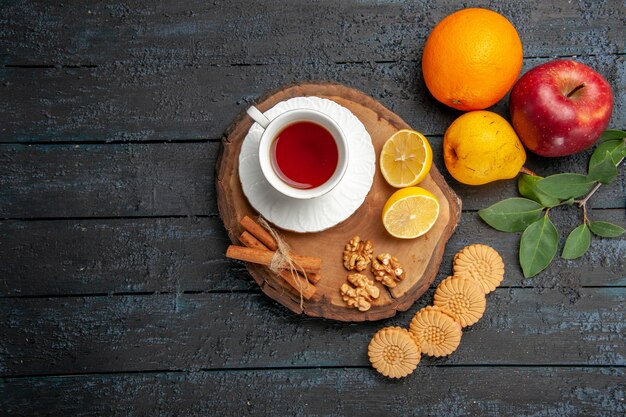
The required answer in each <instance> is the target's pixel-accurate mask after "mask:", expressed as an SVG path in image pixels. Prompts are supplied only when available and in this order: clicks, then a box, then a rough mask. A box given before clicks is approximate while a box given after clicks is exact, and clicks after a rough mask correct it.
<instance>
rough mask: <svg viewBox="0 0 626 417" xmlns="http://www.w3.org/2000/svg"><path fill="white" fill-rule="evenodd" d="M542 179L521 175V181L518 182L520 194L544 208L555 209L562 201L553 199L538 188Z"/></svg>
mask: <svg viewBox="0 0 626 417" xmlns="http://www.w3.org/2000/svg"><path fill="white" fill-rule="evenodd" d="M542 179H543V177H539V176H536V175H527V174H522V175H520V177H519V180H518V181H517V188H518V190H519V193H520V194H521V195H523V196H524V197H526V198H530V199H531V200H534V201H536V202H537V203H539V204H541V205H542V206H544V207H554V206H556V205H558V204H559V203H560V202H561V200H559V199H558V198H554V197H551V196H549V195H548V194H546V193H544V192H543V191H541V190H539V188H537V181H539V180H542Z"/></svg>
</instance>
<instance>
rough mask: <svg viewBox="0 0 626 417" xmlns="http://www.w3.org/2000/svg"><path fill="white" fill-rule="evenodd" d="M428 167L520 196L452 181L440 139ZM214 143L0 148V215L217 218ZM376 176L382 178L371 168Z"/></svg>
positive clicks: (616, 195) (565, 165)
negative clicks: (465, 180) (458, 178)
mask: <svg viewBox="0 0 626 417" xmlns="http://www.w3.org/2000/svg"><path fill="white" fill-rule="evenodd" d="M430 142H431V143H432V148H433V154H434V163H435V165H436V166H437V168H438V169H439V171H440V172H441V173H442V174H443V175H444V177H445V179H446V181H447V182H448V184H450V186H451V187H452V188H453V189H454V191H455V192H456V193H457V194H458V195H459V197H461V199H462V200H463V209H464V210H479V209H481V208H485V207H488V206H489V205H491V204H493V203H496V202H497V201H500V200H502V199H504V198H507V197H514V196H518V194H517V183H516V181H514V180H511V181H499V182H496V183H492V184H488V185H485V186H480V187H477V186H467V185H463V184H460V183H458V182H457V181H455V180H454V179H452V178H451V177H450V175H449V174H448V173H447V170H446V168H445V165H444V163H443V159H442V145H441V143H442V139H441V138H440V137H430ZM219 147H220V145H219V143H213V142H202V143H184V144H182V143H179V144H175V143H154V144H115V145H106V144H87V145H79V146H76V145H30V146H26V145H21V144H20V145H0V218H14V219H21V218H50V217H54V218H56V217H116V216H133V217H139V216H194V215H202V216H205V215H217V214H218V211H217V204H216V200H215V194H216V192H215V185H214V182H215V162H216V160H217V156H218V152H219V149H220V148H219ZM590 154H591V150H590V151H587V152H585V153H581V154H578V155H573V156H570V157H566V158H557V159H548V158H539V157H535V156H529V159H528V163H527V164H526V166H528V167H529V168H530V169H533V170H535V171H536V172H537V173H538V174H542V175H544V176H545V175H549V174H556V173H559V172H580V173H583V172H585V170H586V167H587V164H588V161H589V155H590ZM376 175H381V174H380V172H379V171H378V170H377V173H376ZM625 189H626V171H625V170H623V169H620V170H619V175H618V177H617V180H616V181H615V183H613V184H611V185H608V186H603V187H601V188H600V190H599V191H598V192H597V193H596V194H595V195H594V196H593V199H592V202H593V206H594V207H597V208H618V207H620V208H623V207H624V205H625V204H626V201H625V200H624V193H623V191H624V190H625Z"/></svg>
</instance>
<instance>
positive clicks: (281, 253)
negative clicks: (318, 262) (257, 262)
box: [257, 216, 311, 310]
mask: <svg viewBox="0 0 626 417" xmlns="http://www.w3.org/2000/svg"><path fill="white" fill-rule="evenodd" d="M257 222H258V223H259V225H261V227H263V228H264V229H265V230H267V232H268V233H269V234H270V235H271V236H272V237H273V238H274V240H275V241H276V246H277V249H276V252H275V253H274V256H273V257H272V262H271V263H270V265H269V268H270V271H272V272H274V273H276V274H279V273H280V271H281V270H288V271H289V273H290V274H291V277H292V278H293V280H294V281H295V282H296V283H297V284H298V290H299V292H300V309H301V310H303V309H304V296H303V293H302V291H303V290H304V289H306V288H308V287H309V285H311V283H310V281H309V277H308V276H307V273H306V271H305V270H304V269H303V268H302V267H301V266H300V265H298V263H297V262H296V261H294V260H293V258H292V257H291V255H290V254H291V248H290V247H289V244H288V243H287V242H286V241H285V239H283V237H282V236H281V235H279V234H278V232H276V230H274V229H273V228H272V227H271V226H270V225H269V223H268V222H267V220H265V219H264V218H263V216H259V217H258V218H257ZM298 273H300V274H302V276H303V277H304V281H305V282H306V286H303V284H302V282H301V280H300V279H299V277H298Z"/></svg>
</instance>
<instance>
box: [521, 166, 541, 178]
mask: <svg viewBox="0 0 626 417" xmlns="http://www.w3.org/2000/svg"><path fill="white" fill-rule="evenodd" d="M519 172H521V173H522V174H528V175H532V176H533V177H538V176H539V175H537V174H535V173H534V172H533V171H531V170H530V169H528V168H526V167H521V168H520V170H519Z"/></svg>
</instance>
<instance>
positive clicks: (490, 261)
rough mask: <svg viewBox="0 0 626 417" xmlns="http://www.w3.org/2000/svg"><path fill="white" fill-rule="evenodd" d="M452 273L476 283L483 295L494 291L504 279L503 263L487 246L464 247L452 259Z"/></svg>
mask: <svg viewBox="0 0 626 417" xmlns="http://www.w3.org/2000/svg"><path fill="white" fill-rule="evenodd" d="M452 270H453V273H454V275H456V276H459V277H467V278H471V279H473V280H474V281H476V282H478V283H479V284H480V285H481V287H482V288H483V290H484V291H485V294H488V293H490V292H491V291H493V290H495V289H496V287H497V286H498V285H500V283H501V282H502V279H503V278H504V262H502V257H500V254H499V253H498V252H497V251H496V250H495V249H494V248H492V247H490V246H487V245H481V244H476V245H470V246H466V247H464V248H463V249H461V251H460V252H459V253H457V254H456V255H455V257H454V265H453V267H452Z"/></svg>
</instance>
